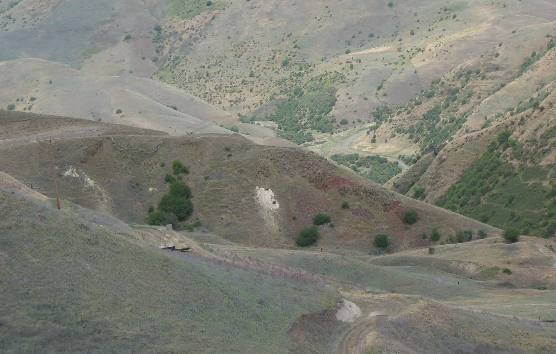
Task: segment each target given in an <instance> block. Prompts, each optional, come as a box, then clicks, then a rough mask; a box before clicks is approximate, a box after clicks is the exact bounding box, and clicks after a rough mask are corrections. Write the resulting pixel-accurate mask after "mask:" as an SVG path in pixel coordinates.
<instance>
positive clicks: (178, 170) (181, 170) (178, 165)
mask: <svg viewBox="0 0 556 354" xmlns="http://www.w3.org/2000/svg"><path fill="white" fill-rule="evenodd" d="M172 170H173V171H174V174H175V175H176V176H179V175H181V174H185V175H187V174H189V169H188V168H187V167H186V166H184V164H183V163H182V162H181V161H174V162H172Z"/></svg>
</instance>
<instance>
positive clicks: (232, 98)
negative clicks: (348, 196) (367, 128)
mask: <svg viewBox="0 0 556 354" xmlns="http://www.w3.org/2000/svg"><path fill="white" fill-rule="evenodd" d="M172 3H181V4H184V5H183V6H184V7H186V6H187V5H189V6H191V5H192V4H198V3H202V2H200V1H181V0H175V1H173V2H172ZM213 3H214V5H213V6H209V7H207V6H205V7H200V10H199V8H197V10H198V11H197V12H195V13H199V14H198V15H197V16H195V17H193V18H191V16H189V15H184V14H183V13H181V12H174V13H169V14H167V16H166V19H165V20H164V19H162V21H163V24H162V28H161V36H160V40H159V41H158V43H159V46H160V47H161V48H162V49H161V52H162V53H164V55H163V58H164V66H163V67H162V69H161V70H160V72H159V73H158V77H159V78H160V79H162V80H163V81H166V82H169V83H172V84H175V85H177V86H179V87H182V88H184V89H185V90H186V91H189V92H195V93H196V95H198V96H199V97H201V98H203V99H206V100H207V101H208V102H210V103H213V104H215V105H218V106H220V107H223V108H224V109H226V110H228V111H231V112H237V113H241V114H243V115H249V114H251V113H253V112H254V111H256V110H257V109H258V108H259V107H261V106H264V105H265V104H276V103H277V101H278V102H280V99H288V100H290V101H291V100H294V99H295V97H296V96H297V95H298V94H300V93H301V92H303V91H304V92H305V94H310V93H311V92H313V91H312V90H311V85H310V82H311V80H312V79H314V78H318V77H320V76H321V75H323V74H334V79H333V80H329V81H328V82H327V84H328V85H329V86H331V87H332V88H334V89H335V90H336V91H335V98H336V102H335V104H334V105H333V111H332V112H331V114H330V118H335V122H334V130H336V129H345V128H346V127H352V126H353V125H358V126H360V125H361V124H362V123H367V122H368V120H369V119H370V118H372V117H371V116H370V113H371V112H372V111H373V109H374V108H376V107H377V106H379V105H381V104H405V103H406V102H407V101H408V100H409V99H411V98H413V97H414V96H415V95H416V94H418V93H419V92H420V91H422V90H423V89H427V88H428V87H429V85H430V84H431V82H432V81H434V80H435V79H437V78H439V77H441V76H442V75H443V74H445V73H448V72H450V71H451V70H453V69H455V68H457V67H459V66H461V65H465V64H466V63H467V62H468V61H473V60H475V59H476V58H479V57H483V56H489V55H491V54H493V53H494V52H496V51H498V50H499V49H498V48H499V44H500V43H503V44H504V46H505V47H504V48H505V49H507V50H513V51H514V58H513V59H512V60H516V59H517V58H519V59H517V60H521V58H520V56H521V55H523V52H526V54H524V55H529V54H530V52H531V51H532V48H533V47H534V46H535V45H536V43H539V42H540V41H541V40H543V38H544V35H545V34H547V33H550V32H551V30H552V29H553V28H554V21H556V7H555V6H554V4H553V3H552V2H550V1H546V0H533V1H527V2H523V1H518V0H512V1H506V2H504V3H502V2H492V3H486V2H484V1H480V0H472V1H459V0H451V1H418V0H409V1H391V2H388V1H382V0H380V1H379V0H367V1H361V0H349V1H343V2H338V1H303V2H295V1H290V2H283V1H247V2H246V1H242V0H237V1H236V0H232V1H215V2H213ZM240 19H241V20H240ZM296 88H297V91H296V92H294V90H295V89H296ZM299 90H302V91H299ZM297 118H299V117H297ZM343 119H346V123H349V124H340V122H341V121H342V120H343ZM284 128H287V127H284V126H282V127H281V129H284ZM315 130H316V129H315Z"/></svg>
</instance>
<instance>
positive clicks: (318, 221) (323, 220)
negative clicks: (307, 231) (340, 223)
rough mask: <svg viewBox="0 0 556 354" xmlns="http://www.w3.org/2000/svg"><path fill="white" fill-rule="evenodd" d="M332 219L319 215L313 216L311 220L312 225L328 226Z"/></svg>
mask: <svg viewBox="0 0 556 354" xmlns="http://www.w3.org/2000/svg"><path fill="white" fill-rule="evenodd" d="M331 220H332V219H330V216H328V215H326V214H323V213H320V214H317V215H315V217H314V218H313V224H314V225H317V226H318V225H324V224H328V223H329V222H330V221H331Z"/></svg>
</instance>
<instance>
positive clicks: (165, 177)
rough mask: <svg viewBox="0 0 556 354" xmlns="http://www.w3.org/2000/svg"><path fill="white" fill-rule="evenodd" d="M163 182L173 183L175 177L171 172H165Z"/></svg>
mask: <svg viewBox="0 0 556 354" xmlns="http://www.w3.org/2000/svg"><path fill="white" fill-rule="evenodd" d="M164 182H166V183H174V182H176V177H174V176H172V175H171V174H169V173H168V174H166V176H164Z"/></svg>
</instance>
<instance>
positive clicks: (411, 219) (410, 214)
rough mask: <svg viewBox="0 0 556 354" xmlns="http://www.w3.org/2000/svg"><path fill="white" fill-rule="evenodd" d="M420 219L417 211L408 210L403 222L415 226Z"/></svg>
mask: <svg viewBox="0 0 556 354" xmlns="http://www.w3.org/2000/svg"><path fill="white" fill-rule="evenodd" d="M418 219H419V217H418V216H417V212H416V211H415V210H406V212H405V213H404V214H403V222H404V223H405V224H407V225H413V224H415V223H416V222H417V220H418Z"/></svg>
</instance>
